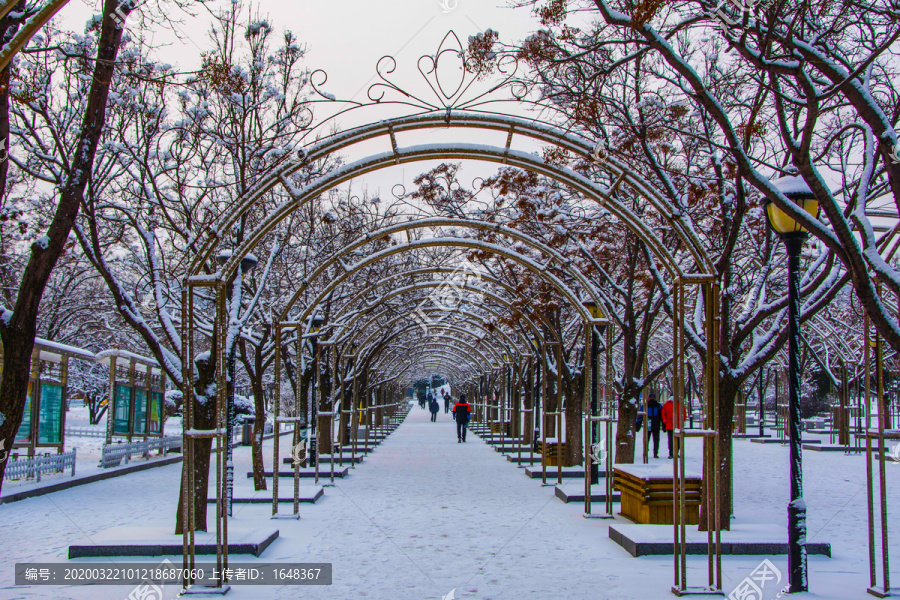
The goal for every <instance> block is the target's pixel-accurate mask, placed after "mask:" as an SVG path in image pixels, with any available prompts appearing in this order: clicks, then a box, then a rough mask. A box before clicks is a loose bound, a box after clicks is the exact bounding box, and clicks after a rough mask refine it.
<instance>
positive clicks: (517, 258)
mask: <svg viewBox="0 0 900 600" xmlns="http://www.w3.org/2000/svg"><path fill="white" fill-rule="evenodd" d="M410 223H416V222H415V221H411V222H410ZM391 229H394V228H391ZM381 231H384V230H381ZM447 246H453V247H460V248H472V249H478V250H483V251H486V252H491V253H493V254H497V255H500V256H503V257H504V258H508V259H510V260H512V261H514V262H516V263H518V264H520V265H521V266H523V267H525V268H526V269H528V270H530V271H532V272H533V273H535V274H536V275H538V277H540V278H543V279H544V280H545V281H546V282H547V283H549V284H550V285H551V287H553V288H555V289H556V291H557V292H559V293H560V295H561V296H562V297H564V298H565V299H566V300H568V301H569V303H570V304H571V305H572V308H574V309H575V311H576V312H578V314H579V316H581V318H582V320H584V321H585V322H589V323H594V322H595V319H594V318H593V317H592V316H591V314H590V313H589V312H588V310H587V308H585V307H584V306H583V305H582V304H581V300H580V299H579V298H578V296H577V295H576V294H575V293H574V292H573V291H572V290H571V289H569V287H568V286H567V285H566V284H565V283H563V282H562V281H561V280H560V279H559V278H558V277H556V276H555V275H553V274H552V273H549V272H547V270H546V265H544V266H543V267H542V265H538V264H537V263H535V262H534V261H532V260H530V259H528V258H526V257H523V256H522V255H520V254H519V253H517V252H515V251H512V250H510V249H509V248H504V247H503V246H499V245H497V244H490V243H487V242H481V241H479V240H470V239H463V238H429V239H424V240H414V241H410V242H407V243H406V244H398V245H396V246H390V247H388V248H385V249H384V250H381V251H379V252H375V253H373V254H370V255H369V256H367V257H365V258H363V259H361V260H360V261H359V262H357V263H356V264H354V265H352V266H349V267H345V270H344V272H343V273H342V274H340V275H338V276H337V277H336V278H335V279H333V280H332V281H330V282H329V283H328V285H327V286H326V287H325V289H324V290H323V291H322V292H320V293H319V295H318V296H317V297H316V299H315V301H313V302H311V303H310V304H309V306H307V308H306V309H304V311H303V313H302V315H301V317H300V318H299V319H298V320H299V321H303V320H304V319H306V318H307V317H308V316H309V314H310V312H311V310H313V309H315V308H316V307H318V305H319V304H320V303H321V302H322V301H323V300H324V298H325V297H326V296H327V295H328V294H329V293H330V292H332V291H333V290H334V289H335V288H337V286H338V285H340V284H341V283H343V282H344V281H345V280H346V279H347V278H348V277H350V276H351V275H352V274H354V273H356V272H357V271H359V270H361V269H363V268H365V267H368V266H370V265H373V264H375V263H377V262H378V261H380V260H381V259H383V258H388V257H390V256H393V255H395V254H399V253H401V252H408V251H410V250H416V249H420V248H430V247H447ZM340 258H341V256H340V255H338V256H335V257H332V258H330V259H328V260H327V261H326V262H325V263H323V264H322V265H320V266H319V267H318V268H317V269H316V270H315V271H314V272H313V273H311V274H310V275H309V276H308V279H307V280H306V281H305V282H304V284H303V285H302V286H300V288H298V290H297V292H296V293H295V294H294V297H293V298H292V299H291V302H290V303H289V304H288V305H287V308H285V313H286V312H287V311H288V310H289V309H290V306H291V305H292V304H293V303H294V302H296V300H297V299H299V298H300V296H301V295H302V294H303V293H304V292H305V291H306V288H307V287H308V286H309V284H310V282H312V281H314V280H315V279H316V278H317V277H318V276H319V275H321V274H322V273H323V272H324V271H325V269H327V268H328V267H330V266H331V265H333V264H334V263H335V262H337V261H339V260H340ZM564 270H565V271H566V273H567V274H569V275H572V276H574V278H575V279H576V280H577V281H578V282H579V283H581V284H582V287H583V288H584V289H585V290H586V291H587V292H588V293H590V294H591V295H592V296H593V298H592V299H593V300H594V301H595V302H598V304H600V302H599V297H598V295H597V293H596V290H594V289H593V286H592V285H591V284H590V282H588V281H587V279H586V278H585V277H584V275H582V274H581V273H579V272H577V271H575V270H574V269H570V268H569V267H568V266H564ZM585 284H586V285H585ZM286 316H287V315H286V314H284V313H282V315H281V317H280V318H279V319H278V321H279V322H283V321H286V320H287V319H286Z"/></svg>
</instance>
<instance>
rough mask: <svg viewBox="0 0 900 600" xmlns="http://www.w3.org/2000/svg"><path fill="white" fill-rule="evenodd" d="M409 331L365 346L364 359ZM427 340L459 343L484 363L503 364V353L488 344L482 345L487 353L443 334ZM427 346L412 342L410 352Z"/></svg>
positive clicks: (458, 329) (461, 340) (472, 344)
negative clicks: (474, 353)
mask: <svg viewBox="0 0 900 600" xmlns="http://www.w3.org/2000/svg"><path fill="white" fill-rule="evenodd" d="M411 329H413V326H407V327H404V328H403V329H399V330H397V331H395V332H394V333H392V334H391V335H390V336H389V337H386V338H384V340H383V341H382V342H379V343H378V344H371V345H370V346H367V348H369V350H368V352H366V359H369V358H370V357H373V356H375V355H376V354H377V353H378V352H380V350H379V348H380V347H381V346H382V345H383V344H384V342H386V341H390V340H391V339H393V338H396V337H398V336H402V335H404V334H406V333H409V331H410V330H411ZM448 329H450V330H452V331H454V332H457V333H468V332H467V331H466V330H465V329H462V328H460V327H453V328H448ZM428 340H430V341H432V340H447V341H448V342H454V343H459V344H460V345H462V346H465V348H466V349H468V350H471V351H472V352H476V353H477V354H478V355H479V356H480V357H481V358H482V359H484V360H485V361H486V362H491V363H498V362H503V353H501V352H499V351H498V350H497V349H496V348H495V347H494V346H493V345H491V344H488V343H484V346H485V347H486V348H487V352H482V351H481V350H480V348H479V346H480V344H474V343H471V342H469V341H468V340H463V339H459V338H452V337H447V335H443V334H442V335H437V336H429V338H428ZM478 341H479V342H483V340H481V339H479V340H478ZM427 345H430V342H429V344H424V343H423V342H419V343H416V342H414V343H412V344H411V345H410V350H415V349H417V348H419V347H422V346H427ZM450 347H455V346H452V345H450Z"/></svg>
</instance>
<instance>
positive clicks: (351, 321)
mask: <svg viewBox="0 0 900 600" xmlns="http://www.w3.org/2000/svg"><path fill="white" fill-rule="evenodd" d="M441 285H442V282H439V281H420V282H417V283H416V284H414V285H412V286H407V287H405V288H396V289H394V290H392V291H391V292H388V293H387V294H385V295H384V296H382V297H381V299H380V300H379V302H378V303H376V304H374V305H373V306H372V307H370V308H375V307H377V306H379V305H381V304H383V303H385V302H387V301H388V300H390V299H391V298H394V297H396V296H399V295H401V294H405V293H407V292H410V291H416V290H422V289H428V288H434V287H440V286H441ZM459 287H460V289H464V290H468V291H477V292H479V293H482V294H484V295H485V296H488V297H489V298H491V299H492V300H494V301H495V302H497V303H498V304H500V305H502V306H504V307H506V308H508V309H510V310H513V307H512V303H511V302H510V301H509V300H506V299H505V298H503V297H501V296H497V295H496V294H494V293H493V292H491V291H488V290H483V289H480V288H473V287H469V286H468V285H461V286H459ZM481 308H482V309H484V310H485V311H487V312H489V313H490V314H492V315H495V316H498V317H500V316H502V315H501V314H500V313H498V312H497V311H495V310H493V309H492V308H490V307H488V306H482V307H481ZM435 310H439V309H435ZM454 312H455V313H459V314H465V315H469V316H471V317H474V318H477V319H481V320H482V321H483V318H482V317H480V316H479V315H477V314H475V313H470V312H469V311H460V310H457V311H454ZM386 314H388V310H387V309H386V310H385V311H384V312H381V313H379V314H377V315H374V316H372V318H371V319H369V321H368V322H372V321H374V320H375V319H378V318H380V317H382V316H384V315H386ZM533 314H537V316H538V317H539V320H540V321H541V322H544V323H547V320H546V317H544V316H543V315H540V314H539V313H533ZM364 316H367V313H363V312H361V311H360V312H357V313H355V314H354V315H351V316H350V317H348V320H347V321H343V322H338V321H335V322H333V323H332V326H333V327H334V328H335V329H338V328H340V329H348V328H352V329H353V330H354V331H356V330H358V329H359V326H356V325H355V322H356V321H357V320H358V319H359V318H361V317H364ZM401 316H402V315H401ZM522 316H523V319H525V320H526V321H527V323H528V326H529V328H531V330H532V331H533V332H534V333H535V334H536V335H537V336H538V337H541V335H540V331H539V330H538V329H537V325H535V324H534V322H533V321H531V319H530V317H529V316H528V315H525V314H524V313H523V315H522ZM547 324H548V325H549V323H547ZM551 331H552V334H553V337H554V339H555V340H556V341H557V342H559V341H560V339H559V336H558V335H557V333H556V331H555V330H553V329H552V328H551ZM488 333H490V332H488ZM348 335H352V334H348ZM503 335H504V337H505V338H507V339H509V340H510V346H511V347H513V348H516V347H517V346H516V344H515V343H513V342H512V340H511V339H510V338H509V336H508V335H507V334H506V332H503ZM516 336H517V337H520V336H521V334H518V333H517V334H516ZM353 337H355V336H353ZM353 337H351V338H350V339H353ZM370 337H371V336H370ZM342 339H343V338H342ZM526 341H527V340H526ZM530 345H531V344H530V342H528V343H526V344H523V346H524V347H525V348H526V349H527V348H529V347H530Z"/></svg>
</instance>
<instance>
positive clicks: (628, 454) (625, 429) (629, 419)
mask: <svg viewBox="0 0 900 600" xmlns="http://www.w3.org/2000/svg"><path fill="white" fill-rule="evenodd" d="M637 414H638V403H637V400H636V399H634V398H629V397H626V396H625V393H624V392H623V394H622V400H620V401H619V415H618V422H617V423H616V458H615V461H616V462H617V463H624V464H632V463H634V453H635V449H636V447H637V440H636V439H635V432H634V429H635V423H636V422H637Z"/></svg>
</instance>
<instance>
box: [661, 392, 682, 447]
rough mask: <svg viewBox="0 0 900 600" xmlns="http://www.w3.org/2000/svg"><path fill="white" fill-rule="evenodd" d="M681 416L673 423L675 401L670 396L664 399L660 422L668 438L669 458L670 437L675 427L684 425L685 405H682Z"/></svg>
mask: <svg viewBox="0 0 900 600" xmlns="http://www.w3.org/2000/svg"><path fill="white" fill-rule="evenodd" d="M681 408H682V413H683V414H682V416H681V419H679V422H678V423H677V424H676V423H675V401H674V400H672V398H669V399H668V400H666V403H665V404H663V407H662V422H663V427H665V429H666V436H667V437H668V438H669V458H672V437H673V435H674V431H675V427H676V426H677V427H682V426H684V420H685V419H686V418H687V407H686V406H684V405H682V407H681Z"/></svg>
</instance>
